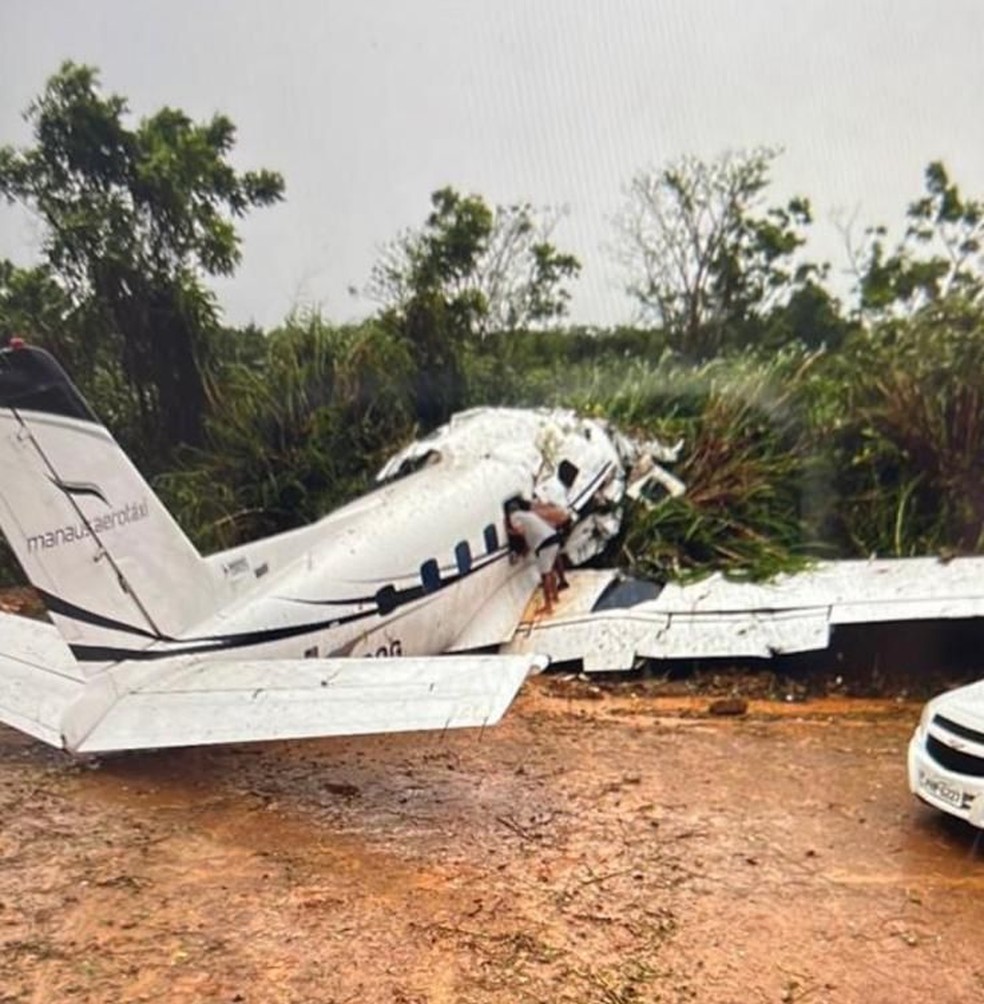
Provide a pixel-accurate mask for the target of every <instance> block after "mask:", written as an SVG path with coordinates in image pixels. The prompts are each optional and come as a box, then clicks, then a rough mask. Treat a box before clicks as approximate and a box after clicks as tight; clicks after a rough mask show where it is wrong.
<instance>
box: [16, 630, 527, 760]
mask: <svg viewBox="0 0 984 1004" xmlns="http://www.w3.org/2000/svg"><path fill="white" fill-rule="evenodd" d="M544 665H545V660H543V659H541V658H539V657H536V656H531V655H513V656H488V655H482V656H479V655H473V656H422V657H415V658H407V657H400V658H388V659H349V658H344V659H296V660H294V659H271V660H257V661H250V662H227V661H219V660H215V659H197V658H187V657H183V658H180V659H162V660H160V661H158V662H155V663H149V662H146V663H140V662H127V663H120V664H117V665H116V666H114V667H112V668H111V669H108V670H105V671H103V672H100V673H99V674H97V675H95V676H93V677H91V678H89V679H85V678H84V677H82V676H81V675H79V674H78V673H77V670H76V668H75V666H74V661H73V660H72V658H71V654H70V653H69V651H68V649H67V648H66V647H65V645H64V643H63V642H62V641H61V639H60V636H59V635H58V632H57V631H56V629H55V628H53V627H51V626H50V625H48V624H45V623H43V622H39V621H29V620H27V619H26V618H23V617H18V616H14V615H9V614H0V721H3V722H5V723H6V724H8V725H12V726H14V727H15V728H18V729H20V730H21V731H23V732H27V733H28V734H30V735H33V736H35V737H36V738H38V739H42V740H43V741H45V742H47V743H50V744H51V745H53V746H59V747H64V748H65V749H67V750H69V751H71V752H73V753H102V752H109V751H121V750H137V749H155V748H164V747H169V746H196V745H204V744H209V743H232V742H248V741H254V740H271V739H300V738H312V737H317V736H339V735H361V734H365V733H372V732H403V731H417V730H444V729H451V728H465V727H473V726H478V727H480V726H485V725H492V724H494V723H495V722H497V721H498V720H499V719H500V718H501V717H502V715H503V714H504V713H505V711H506V709H507V708H508V707H509V704H510V703H511V702H512V700H513V698H514V697H515V695H516V692H517V691H518V690H519V687H520V686H521V684H522V683H523V681H524V680H525V679H526V677H527V675H528V674H529V673H530V672H536V671H538V670H540V669H542V668H543V666H544Z"/></svg>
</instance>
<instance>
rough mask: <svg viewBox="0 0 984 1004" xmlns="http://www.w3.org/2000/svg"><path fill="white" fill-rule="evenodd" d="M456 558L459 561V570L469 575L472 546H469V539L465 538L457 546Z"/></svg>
mask: <svg viewBox="0 0 984 1004" xmlns="http://www.w3.org/2000/svg"><path fill="white" fill-rule="evenodd" d="M454 560H455V561H456V562H457V563H458V571H459V572H460V573H461V574H462V575H467V574H468V573H469V572H470V571H471V565H472V556H471V548H470V547H469V546H468V541H467V540H463V541H461V543H460V544H457V545H456V546H455V549H454Z"/></svg>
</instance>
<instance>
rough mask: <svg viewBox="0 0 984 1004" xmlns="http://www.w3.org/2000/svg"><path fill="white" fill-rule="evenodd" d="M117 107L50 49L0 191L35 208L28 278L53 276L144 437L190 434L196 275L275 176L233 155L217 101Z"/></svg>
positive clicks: (226, 253)
mask: <svg viewBox="0 0 984 1004" xmlns="http://www.w3.org/2000/svg"><path fill="white" fill-rule="evenodd" d="M127 112H128V108H127V103H126V101H125V99H124V98H122V97H120V96H119V95H116V94H111V95H108V96H107V95H104V94H103V93H102V92H101V90H100V86H99V79H98V75H97V71H96V70H95V69H94V68H92V67H88V66H79V65H76V64H74V63H70V62H67V63H64V64H63V65H62V67H61V69H60V70H59V71H58V73H56V74H55V75H54V76H53V77H51V78H50V79H49V80H48V82H47V86H46V87H45V90H44V93H43V94H42V95H41V96H40V97H39V98H38V99H37V100H35V101H34V102H33V103H32V104H31V105H30V107H29V108H28V110H27V113H26V119H27V121H28V122H29V123H30V124H31V126H32V128H33V135H34V145H33V146H31V147H28V148H26V149H20V150H18V149H14V148H13V147H10V146H5V147H2V148H0V193H2V194H3V195H4V196H5V197H6V198H7V199H8V200H9V201H11V202H13V201H17V202H21V203H23V204H24V205H25V206H27V207H28V208H30V209H31V210H33V211H34V212H35V213H36V214H37V215H38V216H39V217H40V218H41V220H42V221H43V223H44V225H45V228H46V229H45V234H44V238H43V241H42V248H41V250H42V255H43V257H44V264H43V266H42V269H43V272H40V273H38V276H37V281H50V282H52V283H54V284H56V285H57V287H58V288H59V289H60V290H61V294H62V300H63V301H64V302H65V303H66V304H67V305H68V306H69V307H70V314H71V321H72V324H73V326H74V333H75V336H76V337H77V338H78V339H80V340H82V341H84V342H86V343H88V344H86V345H85V347H84V352H83V354H85V355H87V357H88V358H89V359H90V360H91V361H101V363H102V364H103V365H110V366H117V367H121V369H122V374H123V377H124V379H125V382H126V386H127V387H128V389H129V392H130V396H131V404H132V407H133V410H134V411H135V413H136V416H137V418H138V421H139V425H140V429H141V433H142V437H141V438H143V440H144V442H145V444H147V446H148V447H149V448H154V447H158V448H159V447H165V448H166V447H169V446H172V445H174V444H176V443H181V442H185V443H197V442H199V441H200V439H201V435H202V430H203V420H204V413H205V406H206V372H207V365H208V355H209V338H210V335H211V333H212V332H213V330H214V329H215V327H216V325H217V308H216V304H215V300H214V298H213V296H212V294H211V293H210V292H209V291H208V290H207V289H206V288H205V287H204V285H203V278H204V276H215V275H229V274H231V273H232V272H233V271H234V269H235V267H236V265H237V264H238V262H239V258H240V250H239V239H238V236H237V234H236V231H235V227H234V224H233V220H234V219H236V218H239V217H242V216H243V215H245V213H246V212H248V211H249V209H251V208H253V207H256V206H264V205H269V204H271V203H273V202H276V201H277V200H279V199H280V198H281V197H282V195H283V180H282V178H281V177H280V175H279V174H276V173H275V172H272V171H266V170H261V171H246V172H243V173H237V172H236V171H235V170H234V169H233V167H232V166H231V165H230V164H229V162H228V155H229V153H230V151H231V150H232V148H233V145H234V142H235V132H236V130H235V126H234V125H233V124H232V122H231V121H230V120H229V119H228V118H226V117H225V116H223V115H215V116H214V117H213V118H212V119H210V120H209V121H208V122H205V123H201V124H196V123H194V122H192V121H191V120H190V119H189V118H188V116H187V115H185V114H184V113H183V112H181V111H177V110H175V109H171V108H162V109H161V110H160V111H158V112H157V113H156V114H154V115H153V116H151V117H150V118H146V119H143V120H141V121H140V122H139V123H138V124H137V125H136V127H134V128H130V127H128V126H127V124H126V123H125V121H124V120H125V117H126V116H127ZM10 278H15V279H16V278H17V276H16V274H15V273H13V272H9V273H8V279H10ZM21 284H22V285H23V283H21ZM15 286H16V283H15V284H14V286H12V285H11V283H10V282H8V283H7V285H6V288H7V291H8V294H9V293H10V291H11V290H12V289H14V290H15ZM15 291H16V290H15ZM18 302H23V297H21V299H20V300H19V301H18ZM41 328H42V336H43V337H46V334H45V331H44V325H43V324H42V325H41ZM93 364H94V365H96V363H95V362H94V363H93Z"/></svg>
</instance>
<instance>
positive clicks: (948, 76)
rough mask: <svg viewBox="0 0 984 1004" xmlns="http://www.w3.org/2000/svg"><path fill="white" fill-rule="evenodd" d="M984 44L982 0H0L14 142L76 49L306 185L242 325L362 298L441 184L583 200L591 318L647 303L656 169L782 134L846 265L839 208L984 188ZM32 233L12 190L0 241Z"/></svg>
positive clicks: (492, 194)
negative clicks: (634, 283) (646, 192)
mask: <svg viewBox="0 0 984 1004" xmlns="http://www.w3.org/2000/svg"><path fill="white" fill-rule="evenodd" d="M982 53H984V3H981V0H823V2H822V0H797V2H792V0H744V2H741V0H458V2H453V0H363V2H359V3H355V2H352V0H345V2H342V0H284V2H281V3H279V4H275V3H271V2H270V0H209V2H194V3H193V2H191V0H140V2H134V0H86V2H84V3H83V2H79V0H0V143H14V144H23V143H25V142H27V141H28V139H29V136H28V132H27V129H26V127H25V125H24V123H23V121H22V119H21V113H22V112H23V110H24V108H25V107H26V106H27V104H28V103H29V101H30V100H31V98H32V97H34V96H35V95H36V94H38V93H39V92H40V91H41V89H42V88H43V86H44V82H45V80H46V79H47V77H48V76H50V75H51V74H52V73H53V72H55V70H56V69H57V68H58V66H59V64H60V63H61V61H62V60H64V59H73V60H75V61H76V62H84V63H90V64H94V65H96V66H97V67H99V69H100V71H101V77H102V83H103V86H104V89H105V90H106V91H107V92H109V91H115V92H118V93H120V94H123V95H124V96H126V97H127V98H128V99H129V102H130V108H131V110H132V111H133V112H134V113H135V114H136V115H137V116H142V115H147V114H151V113H153V112H154V111H156V110H157V109H158V108H160V107H161V106H162V105H165V104H167V105H171V106H173V107H178V108H181V109H183V110H184V111H186V112H188V113H189V114H190V115H192V116H193V117H194V118H196V119H203V118H206V117H208V116H210V115H211V114H212V113H214V112H223V113H225V114H228V115H229V116H230V117H231V118H232V120H233V121H234V122H235V123H236V125H237V127H238V129H239V141H238V145H237V148H236V152H235V155H234V160H235V162H236V163H237V166H239V167H242V168H245V167H268V168H273V169H276V170H279V171H281V172H282V173H283V174H284V176H285V179H286V183H287V199H286V202H285V203H283V204H281V205H279V206H276V207H273V208H267V209H263V210H258V211H257V212H256V213H255V214H254V215H253V216H252V217H250V218H249V219H248V220H247V221H246V222H245V223H244V224H243V225H242V227H241V233H242V235H243V237H244V246H243V251H244V260H243V264H242V266H241V268H240V270H239V272H238V273H237V275H236V277H235V278H234V279H232V280H230V281H224V282H221V283H216V284H215V286H216V288H217V289H218V291H219V294H220V299H221V301H222V303H223V304H224V306H225V308H226V316H227V319H228V320H229V321H230V322H231V323H235V324H238V323H245V322H247V321H249V320H251V319H252V320H255V321H256V322H257V323H259V324H261V325H263V326H272V325H275V324H277V323H278V322H279V321H281V320H282V319H283V317H284V316H285V314H286V313H287V312H288V311H289V310H290V309H291V308H292V307H294V306H304V305H312V304H313V305H318V306H320V307H321V309H322V310H323V311H324V313H325V314H326V316H327V317H329V318H331V319H334V320H337V321H342V320H348V319H352V318H354V317H357V316H360V315H362V314H364V313H368V312H369V311H370V310H371V309H372V307H373V305H372V304H370V303H368V302H366V301H365V300H363V299H358V298H354V297H352V296H351V295H350V293H349V292H348V288H349V287H350V286H355V287H359V288H361V287H363V286H364V284H365V282H366V280H367V278H368V274H369V269H370V266H371V264H372V262H373V260H374V259H375V257H376V254H377V252H378V249H379V247H380V246H381V245H382V244H383V243H384V242H386V241H387V240H388V239H390V238H392V237H393V236H395V235H396V234H397V233H398V232H399V231H400V230H401V229H402V228H404V227H407V226H417V225H419V224H420V223H422V222H423V220H424V217H425V216H426V214H427V211H428V208H429V203H428V198H429V194H430V192H431V191H432V190H434V189H435V188H439V187H441V186H442V185H445V184H450V185H453V186H455V187H457V188H458V189H460V190H462V191H464V192H476V193H479V194H481V195H483V196H485V197H486V198H487V199H488V200H489V201H491V202H501V203H508V202H514V201H520V200H530V201H532V202H534V203H535V204H550V205H561V204H562V205H566V206H568V207H569V215H568V216H567V217H566V218H565V220H564V222H563V223H562V225H561V227H560V228H558V230H557V231H556V232H555V234H554V240H555V242H556V243H557V244H558V245H559V246H560V247H561V248H562V249H563V250H566V251H573V252H574V253H576V254H577V255H579V256H580V258H581V260H582V262H583V263H584V272H583V274H582V277H581V279H580V280H579V281H578V283H577V285H576V287H575V298H574V303H573V309H572V319H573V320H575V321H578V322H583V323H614V322H617V321H621V320H629V319H631V316H632V305H631V303H630V302H629V301H628V300H627V298H626V297H625V296H624V295H623V293H622V292H621V286H622V280H621V278H620V274H619V271H618V268H617V266H615V265H614V264H613V263H612V262H611V260H610V257H609V256H608V255H607V254H606V252H605V250H604V248H605V245H606V244H608V243H609V242H610V240H611V230H610V219H611V217H612V215H613V214H614V213H615V211H616V209H617V207H618V205H619V204H620V202H621V200H622V186H623V185H624V183H625V182H626V181H627V180H628V179H629V178H630V177H631V175H632V174H633V173H635V172H636V171H638V170H640V169H641V168H644V167H648V166H657V165H659V164H661V163H663V162H665V161H667V160H669V159H674V158H676V157H678V156H680V155H682V154H687V153H693V154H697V155H699V156H703V157H713V156H715V155H717V154H719V153H721V152H722V151H724V150H726V149H735V148H743V147H753V146H757V145H760V144H768V145H778V146H782V147H783V149H784V151H785V152H784V154H783V155H782V157H781V159H780V160H779V162H778V165H777V170H776V173H775V184H774V186H773V189H772V190H771V194H772V197H773V199H774V201H775V202H776V203H778V202H780V201H782V200H783V199H785V198H786V197H788V196H790V195H793V194H803V195H806V196H808V197H809V198H810V199H811V201H812V203H813V206H814V210H815V214H816V216H817V224H816V225H815V227H814V231H815V244H814V246H813V253H814V254H815V255H816V256H817V257H818V258H827V259H829V260H831V261H832V263H833V265H834V267H835V268H842V267H844V265H845V261H844V255H843V251H842V247H841V240H840V237H839V236H838V233H837V230H836V228H835V227H834V225H833V224H832V222H831V218H832V216H833V214H834V213H838V212H839V213H843V214H845V215H848V216H849V215H850V214H851V213H854V212H856V213H857V214H858V220H859V225H860V224H867V223H886V224H889V225H890V226H895V227H898V226H900V225H901V222H902V218H903V214H904V211H905V207H906V205H907V204H908V203H909V202H910V201H912V200H913V199H915V198H916V197H917V196H918V195H919V194H920V192H921V189H922V172H923V168H924V167H925V165H926V164H927V163H928V162H929V161H930V160H934V159H942V160H944V161H945V163H946V164H947V166H948V167H949V169H950V172H951V177H953V178H954V180H956V181H957V182H958V184H960V186H961V188H962V189H963V190H964V191H965V192H966V193H967V194H971V195H974V196H978V197H979V196H984V130H982V127H981V120H982V111H984V107H982V96H984V57H982ZM37 238H38V231H37V224H36V223H34V222H33V221H31V220H30V219H28V218H26V217H24V216H23V215H21V214H18V213H15V212H13V211H11V210H0V255H5V256H8V257H12V258H14V260H15V261H17V262H18V263H20V264H27V263H29V262H31V261H32V259H33V254H34V249H35V248H36V246H37Z"/></svg>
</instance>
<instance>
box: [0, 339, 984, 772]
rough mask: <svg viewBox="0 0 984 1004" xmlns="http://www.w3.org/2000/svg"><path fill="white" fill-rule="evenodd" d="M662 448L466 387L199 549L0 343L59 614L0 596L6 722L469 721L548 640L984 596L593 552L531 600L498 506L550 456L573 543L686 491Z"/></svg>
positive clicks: (259, 726)
mask: <svg viewBox="0 0 984 1004" xmlns="http://www.w3.org/2000/svg"><path fill="white" fill-rule="evenodd" d="M677 450H678V447H677V448H674V449H672V450H667V449H666V448H664V447H662V446H660V445H659V444H657V443H648V444H640V443H634V442H630V441H628V440H627V439H625V438H624V437H622V436H621V435H619V434H618V433H616V432H615V431H614V430H612V429H611V428H610V427H609V426H607V425H606V424H605V423H602V422H598V421H593V420H590V419H580V418H578V417H577V416H575V415H574V414H573V413H572V412H568V411H549V412H548V411H520V410H511V409H477V410H474V411H471V412H466V413H464V414H462V415H458V416H456V417H455V418H454V419H453V420H452V422H451V423H449V425H447V426H445V427H443V428H441V429H439V430H437V431H436V432H435V433H433V434H432V435H431V436H429V437H427V438H426V439H424V440H421V441H419V442H416V443H413V444H411V445H410V446H409V447H408V448H407V449H405V450H403V451H402V452H401V453H399V454H398V455H397V456H395V457H394V458H393V459H392V460H391V461H390V462H389V463H388V464H387V465H386V467H385V468H384V469H383V471H382V472H380V476H379V480H380V482H381V484H380V486H379V487H378V488H377V489H376V490H375V491H374V492H372V493H370V494H369V495H367V496H365V497H363V498H361V499H358V500H356V501H355V502H352V503H351V504H349V505H347V506H345V507H343V508H342V509H340V510H338V511H336V512H334V513H332V514H331V515H329V516H327V517H325V518H324V519H322V520H320V521H319V522H317V523H315V524H312V525H311V526H308V527H304V528H302V529H298V530H294V531H291V532H288V533H285V534H281V535H278V536H275V537H271V538H267V539H264V540H259V541H255V542H252V543H250V544H246V545H243V546H241V547H237V548H234V549H232V550H229V551H225V552H221V553H219V554H214V555H210V556H208V557H202V556H201V555H199V554H198V553H197V551H196V550H195V549H194V547H193V546H192V545H191V543H190V542H189V541H188V539H187V538H186V537H185V535H184V534H183V533H182V531H181V530H180V528H179V527H178V526H177V525H176V523H175V522H174V521H173V519H172V518H171V517H170V516H169V515H168V513H167V512H166V510H165V509H164V507H163V506H162V505H161V503H160V502H159V501H158V499H157V498H156V497H155V496H154V494H153V492H152V491H151V490H150V488H149V487H148V485H147V484H146V482H145V481H144V480H143V478H142V477H141V476H140V474H139V473H138V472H137V471H136V469H135V468H134V467H133V465H132V464H131V463H130V462H129V460H128V459H127V458H126V456H125V455H124V454H123V452H122V451H121V450H120V448H119V447H118V445H117V444H116V443H115V442H114V441H113V439H112V437H111V436H110V435H109V433H108V432H107V430H106V429H105V427H104V426H103V425H102V424H101V423H100V422H99V421H98V419H96V417H95V416H94V415H93V414H92V412H91V410H90V409H89V407H88V405H87V404H86V403H85V401H84V400H83V399H82V398H81V397H80V395H79V394H78V392H77V390H76V389H75V388H74V387H73V385H72V384H71V382H70V381H69V379H68V377H67V376H66V375H65V374H64V372H63V371H62V370H61V368H60V367H59V366H58V365H57V363H56V362H55V361H54V360H53V359H52V358H51V357H50V356H48V355H47V354H46V353H44V352H43V351H41V350H38V349H35V348H30V347H26V346H18V347H14V348H10V349H6V350H0V471H2V472H3V476H2V479H0V529H2V531H3V533H4V535H5V536H6V538H7V540H8V542H9V544H10V546H11V547H12V549H13V551H14V553H15V555H16V556H17V558H18V559H19V561H20V563H21V565H22V567H23V568H24V571H25V573H26V575H27V577H28V579H29V580H30V581H31V583H32V584H33V585H34V586H35V587H36V588H37V590H38V591H39V593H40V594H41V596H42V598H43V600H44V602H45V604H46V605H47V608H48V611H49V614H50V616H51V620H52V621H53V625H52V624H47V623H44V622H40V621H36V620H27V619H25V618H22V617H16V616H13V615H4V614H0V721H2V722H5V723H7V724H8V725H11V726H14V727H15V728H18V729H21V730H22V731H24V732H26V733H29V734H30V735H32V736H36V737H38V738H40V739H42V740H44V741H46V742H48V743H51V744H52V745H55V746H59V747H63V748H65V749H67V750H70V751H72V752H79V753H85V752H99V751H108V750H124V749H145V748H158V747H167V746H179V745H197V744H204V743H217V742H238V741H247V740H260V739H281V738H292V737H310V736H325V735H342V734H359V733H366V732H385V731H399V730H417V729H445V728H452V727H456V726H482V725H486V724H491V723H493V722H495V721H497V720H498V719H499V718H500V717H501V715H502V714H503V713H504V711H505V709H506V708H507V707H508V705H509V703H510V702H511V700H512V698H513V696H514V695H515V693H516V691H517V690H518V688H519V686H520V685H521V684H522V681H523V680H524V679H525V678H526V676H527V675H528V673H529V672H531V671H534V670H536V669H538V668H542V666H543V665H545V664H546V662H547V661H548V659H552V660H554V661H558V662H571V663H575V664H577V665H578V666H579V667H581V668H583V669H585V670H587V671H592V670H605V671H613V670H621V669H628V668H631V667H633V666H635V665H637V664H638V662H639V660H642V659H648V660H659V659H675V658H709V657H736V656H745V657H747V656H755V657H768V656H771V655H775V654H784V653H795V652H803V651H807V650H810V649H821V648H825V647H826V646H827V645H828V644H829V641H830V634H831V630H832V629H833V628H834V627H836V626H837V625H839V624H847V623H869V622H873V621H898V620H910V619H918V618H934V619H938V618H947V617H957V618H968V617H979V616H984V590H982V589H981V587H980V583H981V582H982V581H984V574H982V572H984V563H982V561H981V560H980V559H970V558H968V559H956V560H954V561H951V562H949V563H941V562H938V561H935V560H934V559H914V560H912V561H880V562H879V561H874V562H842V563H832V564H826V565H821V566H818V567H817V568H816V569H814V570H813V571H811V572H808V573H804V574H802V575H798V576H792V577H781V578H780V579H779V580H777V581H776V582H773V583H770V584H766V585H758V586H756V585H741V584H735V583H730V582H727V581H726V580H724V579H722V578H720V577H718V576H715V577H712V578H711V579H709V580H706V581H704V582H701V583H697V584H695V585H691V586H686V587H680V586H667V587H666V588H664V589H663V590H662V591H660V592H658V595H656V594H657V590H656V589H655V587H653V588H652V589H650V591H649V593H648V595H647V594H646V593H645V592H643V593H642V594H641V595H640V593H639V592H638V589H637V586H636V584H633V583H629V584H625V583H621V582H620V580H619V576H618V573H617V572H615V571H614V570H583V571H580V572H578V573H575V574H571V575H570V576H569V578H570V581H571V588H570V589H569V590H567V591H565V592H564V593H562V594H561V597H560V602H559V604H558V606H557V608H556V610H555V611H554V613H553V615H552V616H550V617H544V616H542V615H537V614H535V613H533V612H532V611H533V610H534V609H535V606H534V604H531V603H530V600H531V598H532V597H533V595H534V593H535V592H536V589H537V586H538V583H539V573H538V572H537V569H536V567H535V561H534V558H533V557H532V556H520V555H518V554H516V553H514V551H513V550H512V549H511V548H510V546H509V540H508V530H507V522H506V506H507V504H508V503H509V502H510V501H511V500H512V499H514V498H516V497H517V496H526V497H528V496H530V495H531V493H533V492H534V491H535V490H536V489H537V488H538V487H539V488H543V487H545V486H546V483H547V482H549V481H551V480H554V479H555V476H556V473H557V472H558V470H559V469H560V468H561V465H562V463H563V462H564V461H566V462H567V465H568V470H572V471H573V473H574V477H573V480H572V481H571V483H570V485H569V486H568V487H567V490H566V502H567V505H568V507H569V508H570V510H571V513H572V516H573V528H572V529H571V531H570V535H569V538H568V540H567V542H566V545H565V554H566V555H567V557H568V560H569V561H570V562H571V563H572V564H574V565H580V564H582V563H584V562H585V561H587V560H589V559H590V558H593V557H595V556H597V555H598V554H600V553H601V552H602V551H603V549H604V547H605V545H606V544H607V543H608V542H609V541H610V540H611V539H612V538H613V537H614V536H615V535H616V534H617V532H618V530H619V525H620V509H619V506H620V503H622V502H623V500H624V498H625V496H627V495H628V496H635V495H636V494H637V493H638V492H639V491H640V489H641V487H642V486H643V485H644V484H645V483H652V482H653V481H655V482H658V483H660V484H661V485H662V486H663V488H664V489H665V490H667V491H669V492H671V493H674V494H678V493H680V492H681V491H683V485H682V484H681V483H680V482H679V481H678V480H677V479H676V478H674V477H673V475H672V474H670V473H669V472H668V471H666V470H665V469H664V468H663V467H661V466H660V463H661V462H666V461H672V460H673V459H674V458H675V455H676V452H677ZM488 652H496V653H497V654H495V655H490V654H486V653H488ZM477 653H481V654H477Z"/></svg>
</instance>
